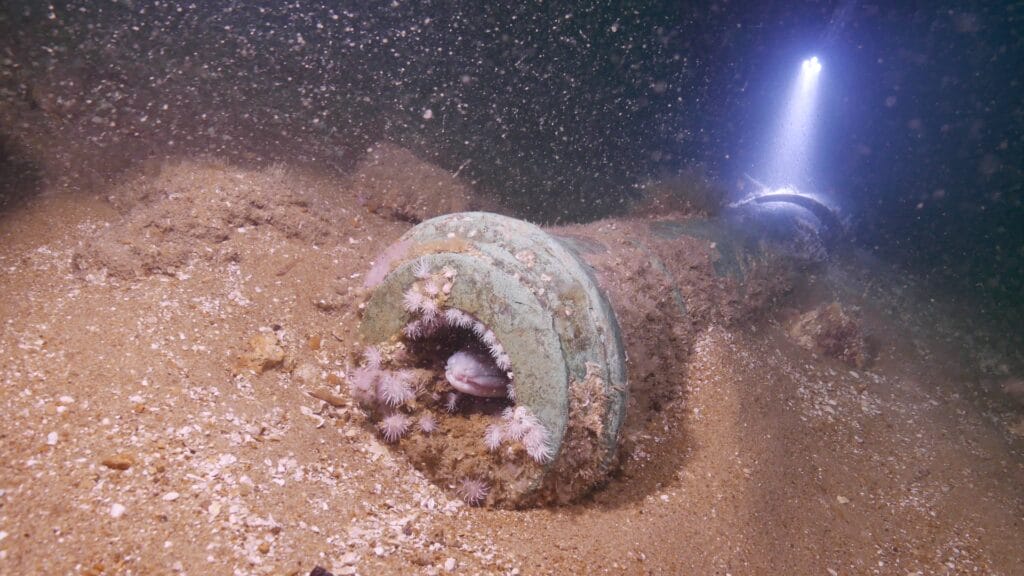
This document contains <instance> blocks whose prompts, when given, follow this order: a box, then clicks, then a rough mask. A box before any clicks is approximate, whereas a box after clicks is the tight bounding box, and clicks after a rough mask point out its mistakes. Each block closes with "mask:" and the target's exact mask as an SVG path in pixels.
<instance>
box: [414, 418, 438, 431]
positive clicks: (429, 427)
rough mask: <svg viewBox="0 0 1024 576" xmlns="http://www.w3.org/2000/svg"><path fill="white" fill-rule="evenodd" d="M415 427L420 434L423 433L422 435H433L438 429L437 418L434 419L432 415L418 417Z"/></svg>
mask: <svg viewBox="0 0 1024 576" xmlns="http://www.w3.org/2000/svg"><path fill="white" fill-rule="evenodd" d="M416 425H417V426H418V427H419V429H420V432H423V433H424V434H433V433H434V432H437V428H438V425H437V418H434V415H433V414H424V415H423V416H420V419H419V421H418V422H417V424H416Z"/></svg>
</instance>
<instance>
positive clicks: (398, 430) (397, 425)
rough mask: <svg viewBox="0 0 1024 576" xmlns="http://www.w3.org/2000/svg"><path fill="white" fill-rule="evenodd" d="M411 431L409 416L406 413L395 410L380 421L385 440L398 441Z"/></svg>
mask: <svg viewBox="0 0 1024 576" xmlns="http://www.w3.org/2000/svg"><path fill="white" fill-rule="evenodd" d="M408 431H409V418H408V417H407V416H406V415H405V414H401V413H399V412H395V413H393V414H389V415H387V416H385V417H384V419H383V420H381V422H380V432H381V434H382V435H383V436H384V441H385V442H396V441H397V440H398V439H399V438H401V437H402V436H405V434H406V432H408Z"/></svg>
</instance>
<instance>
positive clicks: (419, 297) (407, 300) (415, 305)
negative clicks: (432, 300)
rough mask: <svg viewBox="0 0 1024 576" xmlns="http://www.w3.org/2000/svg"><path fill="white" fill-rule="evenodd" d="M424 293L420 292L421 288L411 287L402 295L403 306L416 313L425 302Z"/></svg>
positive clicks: (407, 310) (406, 309)
mask: <svg viewBox="0 0 1024 576" xmlns="http://www.w3.org/2000/svg"><path fill="white" fill-rule="evenodd" d="M423 300H424V298H423V294H420V292H419V290H417V289H415V288H409V289H408V290H406V291H405V293H404V294H403V295H402V306H403V307H404V308H405V311H406V312H409V313H412V314H415V313H416V312H419V310H420V306H422V304H423Z"/></svg>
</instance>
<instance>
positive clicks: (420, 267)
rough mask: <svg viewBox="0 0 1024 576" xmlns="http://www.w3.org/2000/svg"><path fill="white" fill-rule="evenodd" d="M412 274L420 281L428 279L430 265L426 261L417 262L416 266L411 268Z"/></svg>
mask: <svg viewBox="0 0 1024 576" xmlns="http://www.w3.org/2000/svg"><path fill="white" fill-rule="evenodd" d="M412 274H413V276H415V277H417V278H419V279H420V280H426V279H427V278H430V275H431V271H430V264H428V263H427V261H426V260H422V259H421V260H417V261H416V264H415V265H414V266H413V268H412Z"/></svg>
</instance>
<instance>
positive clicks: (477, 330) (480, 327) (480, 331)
mask: <svg viewBox="0 0 1024 576" xmlns="http://www.w3.org/2000/svg"><path fill="white" fill-rule="evenodd" d="M485 332H487V326H484V323H483V322H480V321H479V320H477V321H476V322H475V323H474V324H473V334H476V335H477V336H483V335H484V333H485Z"/></svg>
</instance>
